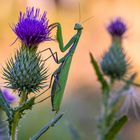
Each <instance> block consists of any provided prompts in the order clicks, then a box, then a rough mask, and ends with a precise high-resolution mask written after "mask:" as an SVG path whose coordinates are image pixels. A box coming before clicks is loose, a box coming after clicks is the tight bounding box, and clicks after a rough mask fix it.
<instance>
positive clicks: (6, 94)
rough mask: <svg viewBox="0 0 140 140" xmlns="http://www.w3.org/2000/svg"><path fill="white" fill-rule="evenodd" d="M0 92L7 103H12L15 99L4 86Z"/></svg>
mask: <svg viewBox="0 0 140 140" xmlns="http://www.w3.org/2000/svg"><path fill="white" fill-rule="evenodd" d="M1 93H2V94H3V96H4V98H5V100H6V101H7V102H8V103H9V104H12V103H14V102H15V101H16V96H15V95H13V94H11V93H10V92H9V91H8V90H7V89H6V88H4V89H3V90H2V92H1Z"/></svg>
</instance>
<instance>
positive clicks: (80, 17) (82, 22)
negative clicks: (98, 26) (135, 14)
mask: <svg viewBox="0 0 140 140" xmlns="http://www.w3.org/2000/svg"><path fill="white" fill-rule="evenodd" d="M78 9H79V12H78V13H79V23H81V24H84V23H86V22H87V21H89V20H91V19H92V18H93V17H94V16H91V17H89V18H86V19H85V20H83V21H81V19H82V16H81V5H80V2H79V4H78Z"/></svg>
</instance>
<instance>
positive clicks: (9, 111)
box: [0, 90, 13, 119]
mask: <svg viewBox="0 0 140 140" xmlns="http://www.w3.org/2000/svg"><path fill="white" fill-rule="evenodd" d="M0 107H1V108H2V109H3V110H4V111H5V112H6V114H7V117H8V118H9V119H11V118H12V114H13V110H12V108H11V107H10V105H9V103H8V102H7V101H6V100H5V98H4V96H3V94H2V91H1V90H0Z"/></svg>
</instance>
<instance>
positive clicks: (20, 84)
mask: <svg viewBox="0 0 140 140" xmlns="http://www.w3.org/2000/svg"><path fill="white" fill-rule="evenodd" d="M3 75H4V79H5V80H6V84H7V87H8V88H11V89H13V90H17V91H18V92H27V93H31V92H37V91H39V90H40V89H42V88H43V87H44V84H46V80H47V78H48V74H47V68H46V67H45V62H44V61H42V58H41V56H40V54H38V53H36V48H28V47H24V46H22V47H21V48H20V50H18V51H17V53H16V55H15V57H14V58H11V59H10V61H8V63H7V64H6V68H4V69H3Z"/></svg>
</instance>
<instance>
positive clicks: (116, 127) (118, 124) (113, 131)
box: [104, 116, 128, 140]
mask: <svg viewBox="0 0 140 140" xmlns="http://www.w3.org/2000/svg"><path fill="white" fill-rule="evenodd" d="M127 121H128V117H127V116H122V117H121V118H119V119H118V120H116V121H115V122H114V123H113V125H112V126H111V128H110V129H109V130H108V131H107V133H106V135H105V139H104V140H113V139H114V138H115V136H116V135H117V134H118V132H119V131H120V130H121V129H122V127H123V126H124V125H125V123H126V122H127Z"/></svg>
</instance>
